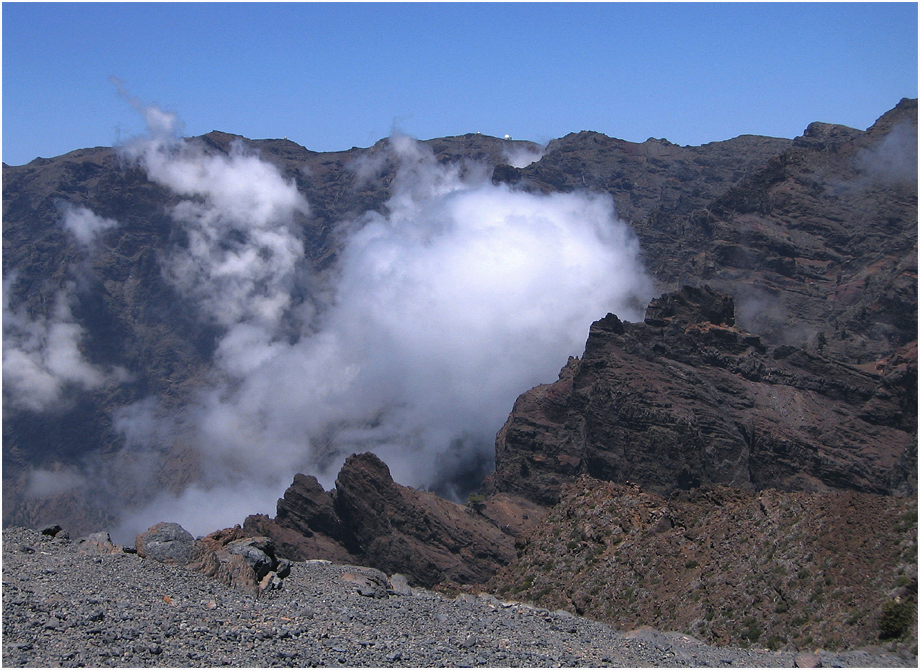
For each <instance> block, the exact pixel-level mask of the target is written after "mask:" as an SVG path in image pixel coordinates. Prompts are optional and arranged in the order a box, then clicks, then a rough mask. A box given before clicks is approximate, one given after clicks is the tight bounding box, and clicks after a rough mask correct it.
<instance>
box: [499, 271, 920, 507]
mask: <svg viewBox="0 0 920 670" xmlns="http://www.w3.org/2000/svg"><path fill="white" fill-rule="evenodd" d="M897 360H898V361H899V362H898V363H896V364H894V365H889V366H887V367H885V366H879V367H878V368H877V369H875V370H872V371H863V370H859V369H856V368H853V367H850V366H846V365H842V364H840V363H837V362H834V361H832V360H829V359H826V358H823V357H820V356H818V355H816V354H812V353H808V352H806V351H803V350H801V349H797V348H795V347H793V346H791V345H779V346H768V345H766V344H764V342H763V341H762V339H761V338H759V337H757V336H755V335H752V334H751V333H748V332H746V331H744V330H742V329H740V328H738V327H736V326H735V318H734V309H733V304H732V300H731V299H730V298H729V297H728V296H725V295H722V294H719V293H716V292H714V291H712V290H711V289H709V288H702V289H696V288H691V287H685V288H684V289H683V290H682V291H680V292H678V293H672V294H665V295H664V296H662V297H661V298H659V299H657V300H654V301H652V303H651V304H650V305H649V308H648V310H647V312H646V318H645V322H644V323H638V324H637V323H624V322H621V321H620V320H619V319H618V318H617V317H616V316H615V315H613V314H608V315H607V316H606V317H605V318H603V319H601V320H600V321H597V322H595V323H594V325H593V326H592V327H591V331H590V333H589V336H588V341H587V344H586V346H585V353H584V356H583V357H582V358H581V359H571V360H570V361H569V363H568V365H566V367H565V368H563V370H562V372H561V373H560V377H559V380H558V381H557V382H555V383H553V384H546V385H543V386H539V387H537V388H535V389H532V390H531V391H529V392H527V393H525V394H523V395H522V396H521V397H520V398H519V399H518V401H517V402H516V403H515V406H514V409H513V410H512V413H511V416H510V417H509V419H508V422H507V423H506V424H505V426H504V427H503V428H502V429H501V431H500V432H499V434H498V438H497V440H496V470H495V473H494V474H492V475H490V477H489V478H488V479H487V483H486V490H488V491H506V492H511V493H515V494H518V495H522V496H524V497H527V498H529V499H531V500H535V501H537V502H540V503H541V504H547V505H552V504H555V503H556V502H557V501H558V495H559V491H560V487H561V485H562V483H563V482H566V481H571V480H573V479H574V478H576V477H578V476H579V475H581V474H589V475H591V476H593V477H596V478H598V479H604V480H608V481H616V482H621V483H625V482H635V483H637V484H639V485H640V486H642V487H643V488H645V489H648V490H651V491H656V492H660V493H663V494H668V493H670V492H671V491H673V490H675V489H690V488H694V487H698V486H700V485H703V484H714V483H719V484H727V485H730V486H735V487H739V488H744V489H763V488H778V489H785V490H811V491H820V490H828V489H852V490H858V491H866V492H873V493H883V494H889V493H908V492H910V491H911V490H912V488H913V486H914V482H915V479H916V447H917V439H916V395H915V387H913V386H912V384H915V382H916V374H917V368H916V353H915V349H914V348H913V347H910V348H907V349H905V350H903V351H901V352H899V354H898V358H897Z"/></svg>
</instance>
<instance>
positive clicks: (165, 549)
mask: <svg viewBox="0 0 920 670" xmlns="http://www.w3.org/2000/svg"><path fill="white" fill-rule="evenodd" d="M134 546H135V547H136V548H137V553H138V555H140V556H141V557H142V558H152V559H153V560H155V561H159V562H160V563H168V564H170V565H187V564H188V563H189V562H190V561H191V560H192V557H193V556H194V553H195V538H194V537H192V534H191V533H189V532H188V531H187V530H185V529H184V528H183V527H182V526H180V525H179V524H177V523H167V522H163V523H158V524H155V525H153V526H151V527H150V528H148V529H147V530H146V531H144V532H143V533H141V534H140V535H138V536H137V539H136V540H135V542H134Z"/></svg>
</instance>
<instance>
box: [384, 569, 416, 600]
mask: <svg viewBox="0 0 920 670" xmlns="http://www.w3.org/2000/svg"><path fill="white" fill-rule="evenodd" d="M387 591H388V592H389V593H392V594H393V595H397V596H411V595H412V587H410V586H409V580H408V579H407V578H406V576H405V575H401V574H399V573H396V574H395V575H393V576H392V577H390V588H389V589H387Z"/></svg>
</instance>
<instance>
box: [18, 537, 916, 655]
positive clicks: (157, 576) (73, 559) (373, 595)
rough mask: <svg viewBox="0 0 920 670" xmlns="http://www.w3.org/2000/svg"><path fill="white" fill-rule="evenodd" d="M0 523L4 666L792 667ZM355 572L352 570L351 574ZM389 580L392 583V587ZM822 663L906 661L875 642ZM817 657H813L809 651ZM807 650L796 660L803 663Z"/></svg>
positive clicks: (460, 601) (574, 622)
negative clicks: (258, 574)
mask: <svg viewBox="0 0 920 670" xmlns="http://www.w3.org/2000/svg"><path fill="white" fill-rule="evenodd" d="M79 546H80V545H78V543H77V542H73V541H71V540H70V539H69V538H66V537H62V536H60V534H58V536H57V537H53V536H50V535H42V534H41V533H39V532H38V531H33V530H28V529H23V528H9V529H6V530H4V531H3V657H2V661H3V665H4V666H6V667H36V666H38V667H47V666H63V667H81V666H88V667H147V666H158V667H217V666H231V667H243V666H245V667H278V666H290V667H478V666H483V667H514V666H517V667H560V666H562V667H580V666H582V667H602V666H612V667H650V666H667V667H690V666H696V667H723V668H724V667H795V666H796V664H797V658H796V654H793V653H789V652H770V651H766V650H759V649H746V650H745V649H729V648H715V647H709V646H706V645H704V644H702V643H700V642H699V641H697V640H695V639H693V638H691V637H689V636H686V635H682V634H677V633H662V632H658V631H655V630H653V629H638V630H635V631H631V632H619V631H616V630H614V629H612V628H610V627H609V626H606V625H603V624H600V623H597V622H594V621H590V620H588V619H582V618H579V617H575V616H572V615H571V614H568V613H566V612H561V611H557V612H550V611H548V610H544V609H539V608H534V607H531V606H528V605H526V604H520V603H508V602H502V601H500V600H498V599H496V598H494V597H492V596H486V595H481V596H470V595H463V596H460V597H458V598H456V599H450V598H447V597H444V596H442V595H440V594H436V593H433V592H430V591H427V590H424V589H413V588H409V587H407V585H406V584H405V583H404V582H403V581H402V580H400V579H398V578H397V579H389V580H387V581H388V583H389V588H387V589H385V590H384V589H381V588H379V586H380V583H381V580H383V579H384V578H385V577H386V576H385V575H382V573H379V572H378V571H375V570H371V569H368V568H362V567H356V566H342V565H335V564H332V563H328V562H325V561H308V562H300V563H295V564H294V565H293V566H292V568H291V573H290V575H289V576H288V577H287V578H286V579H285V580H284V584H283V588H281V589H280V590H269V591H266V592H264V593H263V594H262V595H261V596H260V597H254V596H252V595H250V594H248V593H244V592H242V591H240V590H238V589H233V588H230V587H228V586H225V585H224V584H221V583H220V582H218V581H216V580H214V579H210V578H208V577H206V576H204V575H201V574H198V573H194V572H192V571H190V570H188V569H186V568H184V567H180V566H173V565H167V564H163V563H158V562H156V561H153V560H150V559H144V558H142V557H141V556H139V555H137V554H135V553H125V552H121V553H92V552H86V551H80V550H79ZM346 575H350V577H346ZM394 587H395V588H394ZM815 657H816V658H817V660H818V661H820V663H821V665H822V666H823V667H908V666H915V659H913V660H905V659H901V658H898V657H895V656H892V655H889V654H885V653H882V652H880V651H879V650H872V649H869V650H864V651H852V652H846V653H832V652H823V651H818V652H816V653H815ZM810 660H812V661H814V660H815V659H810ZM801 661H802V659H798V662H801Z"/></svg>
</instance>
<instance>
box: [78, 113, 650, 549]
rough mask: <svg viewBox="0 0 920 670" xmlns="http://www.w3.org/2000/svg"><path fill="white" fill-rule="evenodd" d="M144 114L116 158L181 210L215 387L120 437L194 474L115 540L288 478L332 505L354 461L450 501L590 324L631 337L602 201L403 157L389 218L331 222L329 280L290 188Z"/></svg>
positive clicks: (620, 246) (414, 149)
mask: <svg viewBox="0 0 920 670" xmlns="http://www.w3.org/2000/svg"><path fill="white" fill-rule="evenodd" d="M145 113H146V114H147V116H148V118H152V120H153V122H151V123H150V124H149V125H150V128H151V137H148V138H145V139H142V140H139V141H136V142H134V143H133V144H131V145H129V146H127V147H126V148H125V153H126V155H127V156H128V157H129V158H130V159H131V160H133V161H135V162H136V163H137V164H138V165H140V166H141V167H143V168H144V169H145V170H146V172H147V174H148V176H149V178H150V179H151V180H153V181H155V182H157V183H159V184H161V185H163V186H166V187H168V188H169V189H170V190H172V191H173V192H174V193H175V194H177V195H179V196H182V197H184V198H185V199H184V200H182V201H181V202H180V204H178V205H177V206H175V207H174V209H173V210H172V211H171V216H172V219H173V221H174V223H175V225H176V226H178V227H180V228H181V229H182V230H183V231H184V233H185V238H186V239H187V241H188V243H187V244H185V245H183V246H181V247H176V248H174V249H172V250H166V252H165V253H164V255H163V257H162V261H161V262H162V271H163V273H164V276H165V277H167V279H168V280H169V281H170V282H171V283H172V284H173V285H174V286H175V287H176V288H177V289H178V290H180V291H182V292H183V293H184V294H185V295H186V296H188V297H190V298H192V299H193V301H194V302H195V304H196V305H197V306H198V309H199V315H198V316H199V318H202V319H209V320H211V321H212V322H215V323H217V324H219V325H220V326H221V327H222V328H223V330H222V331H221V332H222V336H221V338H220V340H219V344H218V348H217V351H216V354H215V358H214V369H215V375H214V377H213V379H212V381H211V382H210V383H209V384H208V386H207V387H206V388H203V389H202V390H201V392H200V394H199V396H198V398H197V401H196V402H195V403H194V404H193V405H192V406H190V407H188V408H187V409H186V411H185V412H184V413H183V414H182V416H176V417H169V418H168V419H164V418H163V417H162V416H161V415H159V414H158V413H157V411H156V408H157V402H156V399H155V398H150V399H147V400H145V401H143V402H142V403H138V404H136V405H135V406H132V407H129V408H126V409H125V410H123V411H121V412H120V413H119V414H118V416H116V417H114V425H115V426H116V428H117V429H118V430H120V431H121V432H122V433H123V435H124V436H125V440H126V448H130V449H131V450H132V451H133V452H135V453H137V452H138V451H142V450H143V449H144V448H145V444H146V445H149V447H150V450H151V452H153V448H154V446H156V447H157V449H159V450H160V452H159V453H162V450H163V446H164V445H163V444H162V442H163V440H164V439H176V438H175V436H182V437H181V439H183V440H184V441H185V443H187V444H192V445H194V446H195V448H196V449H197V450H198V451H199V454H200V457H201V459H202V463H203V466H204V467H203V468H202V471H203V472H205V473H206V475H205V478H204V480H202V481H200V482H198V483H197V484H196V485H195V486H193V487H191V488H189V489H188V490H186V492H185V493H184V494H183V495H182V496H180V497H179V498H173V497H161V498H160V499H158V500H156V501H154V502H153V503H151V504H150V505H149V506H147V507H144V508H142V509H137V510H135V511H134V512H133V513H130V514H128V515H127V516H126V517H125V519H124V521H125V524H124V527H123V528H122V537H124V538H129V537H131V536H132V535H131V534H132V533H134V532H136V531H137V530H138V529H142V528H145V527H146V526H147V525H149V524H151V523H153V522H156V521H160V520H163V519H164V518H166V516H168V517H169V520H173V521H178V522H179V523H182V524H183V525H185V526H186V527H187V528H188V529H189V530H191V531H192V532H193V533H205V532H210V531H211V530H215V529H217V528H219V527H223V526H226V525H231V524H233V523H239V522H240V521H242V518H243V517H244V516H245V515H246V514H249V513H255V512H265V513H273V512H274V503H275V500H276V499H277V497H278V496H279V495H280V494H281V493H282V492H283V490H284V488H285V487H286V486H287V485H288V484H289V483H290V481H291V479H292V478H293V475H294V474H295V473H296V472H298V471H299V472H307V473H312V474H315V475H317V477H318V478H319V479H320V481H322V482H323V483H324V484H325V485H326V486H327V487H328V486H330V485H331V484H332V482H333V480H334V477H335V474H336V473H337V470H338V467H339V466H340V465H341V463H342V461H343V460H344V459H345V457H346V456H347V455H348V454H350V453H353V452H360V451H367V450H370V451H374V452H375V453H377V454H378V455H380V456H381V457H382V458H383V459H384V460H385V461H386V462H387V463H388V465H389V466H390V468H391V470H392V472H393V475H394V477H395V479H396V480H397V481H399V482H400V483H404V484H409V485H414V486H417V487H424V488H433V489H434V490H437V491H439V492H441V493H442V494H444V495H448V496H453V497H457V496H460V495H462V494H464V493H465V492H466V490H467V488H468V487H469V486H470V485H475V483H477V482H478V480H479V478H480V477H481V476H482V475H483V474H485V472H486V471H487V470H488V468H489V466H490V465H491V462H492V458H493V449H494V439H495V433H496V431H497V430H498V429H499V428H500V427H501V425H502V423H503V422H504V420H505V419H506V418H507V416H508V413H509V411H510V410H511V407H512V404H513V402H514V400H515V398H516V397H517V396H518V395H519V394H520V393H522V392H523V391H525V390H527V389H529V388H531V387H533V386H534V385H536V384H539V383H543V382H547V381H552V380H554V379H555V378H556V375H557V374H558V371H559V369H560V368H561V367H562V366H563V365H564V364H565V362H566V360H567V357H568V356H570V355H579V354H580V353H581V352H582V350H583V348H584V342H585V339H586V337H587V332H588V327H589V325H590V323H591V322H592V321H594V320H596V319H598V318H600V317H602V316H604V315H605V314H606V313H607V312H609V311H612V312H615V313H617V314H618V315H620V316H621V317H623V318H625V319H627V320H637V319H639V318H641V315H642V310H643V308H644V305H645V304H646V302H647V300H648V299H649V298H650V297H651V294H652V286H651V282H650V280H649V278H648V276H647V275H646V273H645V271H644V269H643V267H642V264H641V262H640V256H639V247H638V243H637V241H636V239H635V237H634V236H633V234H632V233H631V231H630V230H629V229H628V227H627V226H626V225H625V224H624V223H622V222H621V221H619V220H618V219H617V218H616V216H615V213H614V209H613V201H612V199H611V198H610V197H609V196H607V195H598V194H590V193H568V194H553V195H534V194H529V193H524V192H520V191H515V190H512V189H510V188H509V187H508V186H507V185H493V184H492V183H491V181H490V180H489V179H488V176H489V170H488V169H485V168H483V169H481V170H476V169H469V166H467V169H465V170H464V171H463V174H464V175H466V176H465V177H463V178H461V176H460V175H461V172H460V170H459V169H458V168H457V167H451V166H442V165H439V164H438V163H437V161H436V160H435V159H434V157H433V155H432V154H431V152H430V151H429V150H428V149H427V148H426V147H425V146H424V145H421V144H419V143H417V142H415V141H414V140H412V139H409V138H406V137H394V138H392V139H391V140H390V142H389V148H388V150H387V154H386V158H385V161H389V162H390V163H391V164H393V165H395V166H396V167H397V177H396V179H395V180H394V181H393V184H392V196H391V198H390V200H389V202H388V203H387V206H386V208H385V209H384V211H383V212H367V213H365V214H363V215H361V216H359V217H357V218H355V219H353V220H349V221H342V222H340V229H339V233H340V239H341V240H342V246H341V249H340V253H339V257H338V258H339V260H338V265H337V266H336V268H335V269H334V271H333V273H332V276H331V278H330V277H328V276H327V277H324V278H323V281H322V282H321V281H320V280H319V278H318V277H317V276H316V275H315V274H314V273H313V271H312V269H311V268H310V267H309V266H308V264H307V262H306V261H305V259H304V249H303V242H302V240H301V238H300V235H299V226H298V222H303V221H304V220H306V217H307V216H309V206H308V203H307V202H306V201H305V200H304V199H303V197H302V196H301V195H300V194H299V193H298V191H297V189H296V188H295V186H294V184H292V183H290V182H287V181H286V180H285V179H284V178H283V177H282V175H281V174H280V173H279V172H278V171H277V170H276V169H275V168H274V167H273V166H272V165H270V164H269V163H266V162H263V161H262V160H260V158H259V157H258V156H256V155H254V154H252V153H249V152H247V151H246V150H245V149H244V148H243V147H242V146H241V145H237V146H235V147H234V148H233V150H232V151H231V152H230V154H229V155H224V154H217V153H213V152H211V153H208V152H206V151H205V150H204V149H203V148H202V147H201V146H199V145H197V144H195V143H193V142H188V141H185V140H182V139H178V138H177V137H175V136H174V128H175V119H174V118H172V117H170V116H169V115H168V114H164V113H162V112H159V111H157V110H148V111H147V112H145ZM378 167H380V166H378ZM358 168H361V170H362V173H361V176H362V179H374V178H375V176H374V172H375V170H374V169H373V166H371V167H368V166H363V167H362V166H356V169H358ZM96 227H99V226H96ZM318 287H323V288H322V290H320V288H318Z"/></svg>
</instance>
